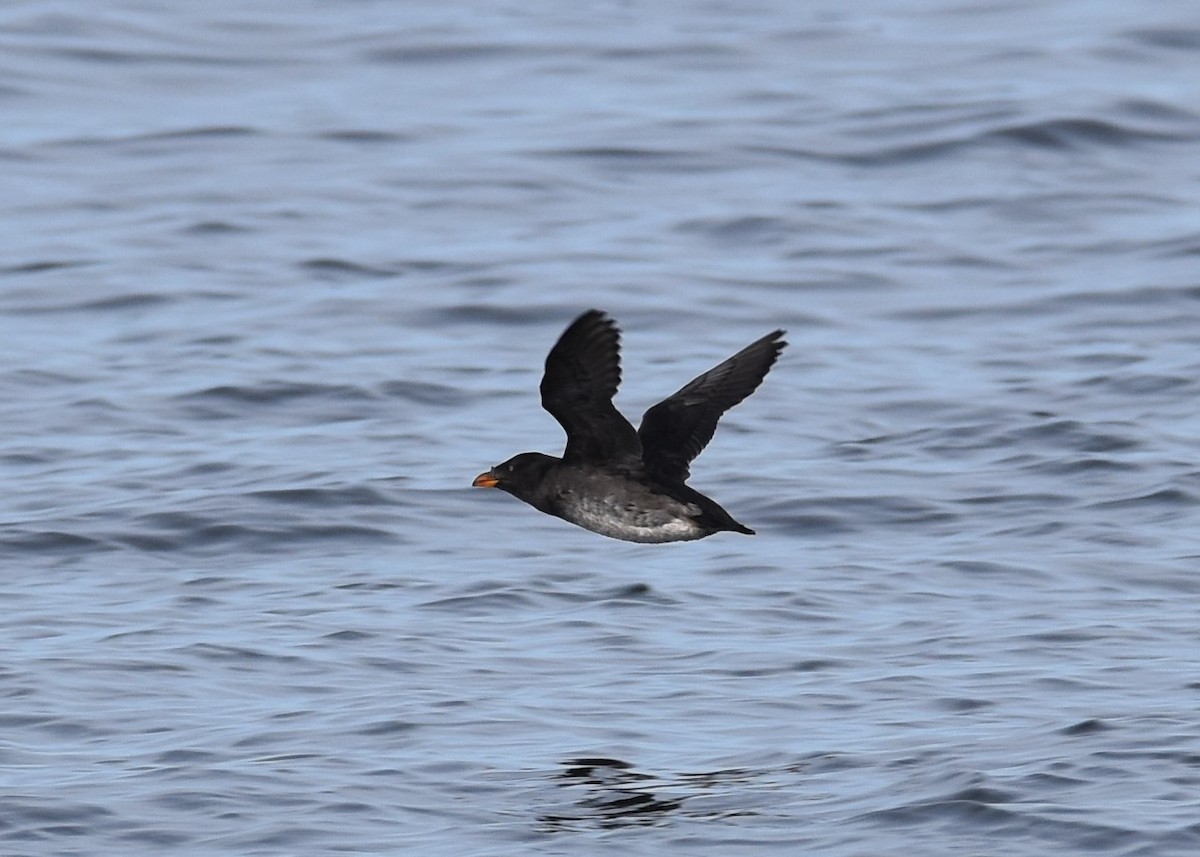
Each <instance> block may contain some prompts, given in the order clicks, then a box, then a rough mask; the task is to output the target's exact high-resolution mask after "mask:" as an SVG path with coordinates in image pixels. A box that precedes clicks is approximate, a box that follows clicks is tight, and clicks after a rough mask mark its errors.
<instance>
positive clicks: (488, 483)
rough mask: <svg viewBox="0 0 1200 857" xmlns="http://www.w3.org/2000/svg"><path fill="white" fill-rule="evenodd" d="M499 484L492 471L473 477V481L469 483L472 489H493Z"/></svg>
mask: <svg viewBox="0 0 1200 857" xmlns="http://www.w3.org/2000/svg"><path fill="white" fill-rule="evenodd" d="M499 484H500V480H499V479H497V478H496V477H495V476H493V475H492V471H490V470H489V471H488V472H487V473H480V474H479V475H478V476H476V477H475V481H474V482H472V483H471V487H472V488H495V487H496V486H497V485H499Z"/></svg>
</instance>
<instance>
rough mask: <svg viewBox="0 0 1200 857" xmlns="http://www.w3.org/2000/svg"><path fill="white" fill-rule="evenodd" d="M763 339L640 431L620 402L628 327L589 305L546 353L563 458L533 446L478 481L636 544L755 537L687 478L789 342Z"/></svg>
mask: <svg viewBox="0 0 1200 857" xmlns="http://www.w3.org/2000/svg"><path fill="white" fill-rule="evenodd" d="M782 335H783V331H781V330H777V331H775V332H774V333H771V334H768V335H767V336H764V337H763V338H762V339H759V340H758V341H757V342H754V343H752V344H751V345H749V346H747V347H746V348H744V349H742V350H741V351H739V352H738V353H737V354H735V355H734V356H732V357H730V358H729V359H728V360H726V361H724V362H723V363H721V364H719V365H718V366H716V367H715V368H713V369H711V370H710V371H708V372H705V373H704V374H703V375H700V376H699V377H697V378H695V379H693V380H692V381H691V382H689V383H688V384H686V385H685V386H684V387H683V388H682V389H680V390H679V391H678V392H676V393H675V394H674V395H672V396H670V397H668V398H667V399H664V400H663V401H662V402H659V403H658V404H657V405H655V406H654V407H652V408H650V409H649V410H648V411H647V412H646V413H645V415H644V416H643V418H642V424H641V427H640V428H639V429H638V430H637V431H634V429H633V426H631V425H630V424H629V422H628V421H627V420H626V419H625V418H624V417H623V416H621V414H620V412H618V411H617V409H616V408H615V407H613V404H612V397H613V394H614V393H616V390H617V385H618V384H619V383H620V380H621V369H620V339H619V336H620V334H619V331H618V330H617V327H616V325H615V324H614V323H613V321H612V320H611V319H609V318H608V317H607V316H605V315H604V313H602V312H600V311H598V310H589V311H588V312H586V313H584V314H583V315H581V316H580V317H579V318H577V319H576V320H575V321H574V322H573V323H572V324H571V326H570V327H568V328H567V330H566V331H565V332H564V333H563V335H562V336H561V337H560V338H559V340H558V342H557V343H556V344H555V346H554V348H553V349H551V351H550V355H549V356H548V357H547V358H546V372H545V375H544V376H543V378H542V384H541V393H542V405H543V407H545V409H546V410H547V411H549V412H550V414H551V415H552V416H554V418H555V419H557V420H558V421H559V423H561V424H562V426H563V428H564V429H565V430H566V432H567V448H566V451H565V452H564V454H563V457H562V458H555V457H554V456H551V455H545V454H543V453H540V452H524V453H521V454H520V455H516V456H514V457H513V458H510V459H509V460H508V461H506V462H504V463H503V464H498V465H496V466H495V467H493V468H492V469H491V470H489V471H488V472H486V473H481V474H480V475H479V476H478V477H476V479H475V482H474V485H476V486H477V487H486V488H500V489H502V490H504V491H507V492H508V493H510V494H512V495H513V496H515V497H517V498H519V499H521V500H524V501H525V502H526V503H528V504H529V505H531V506H533V507H534V508H536V509H539V510H540V511H542V512H545V513H547V514H549V515H555V516H557V517H559V518H562V519H563V520H566V521H569V522H571V523H572V524H577V525H578V526H580V527H583V528H584V529H587V530H591V531H592V532H595V533H599V534H601V535H604V536H609V537H611V538H615V539H623V540H625V541H631V542H653V543H658V542H676V541H689V540H692V539H702V538H704V537H705V536H709V535H712V534H713V533H717V532H723V531H731V532H739V533H745V534H747V535H753V533H754V531H753V530H751V529H749V528H748V527H745V526H743V525H742V524H739V523H738V522H737V521H735V520H734V519H733V518H732V517H731V516H730V515H729V513H728V512H726V511H725V510H724V509H722V508H721V507H720V506H719V505H717V503H716V502H715V501H714V500H712V499H710V498H708V497H706V496H704V495H703V494H701V493H700V492H699V491H696V490H695V489H693V488H691V487H689V486H688V485H686V484H685V482H686V480H687V477H688V475H689V465H690V462H691V461H692V459H694V458H695V457H696V456H697V455H698V454H699V453H700V451H701V450H702V449H704V447H705V445H706V444H707V443H708V441H709V440H710V439H711V438H712V435H713V432H714V431H715V430H716V426H717V420H719V419H720V417H721V415H722V414H723V413H724V412H725V411H726V410H728V409H729V408H731V407H733V406H734V405H736V404H737V403H738V402H740V401H742V399H744V398H745V397H746V396H748V395H750V393H752V392H754V390H755V389H756V388H757V387H758V385H759V384H760V383H761V382H762V379H763V377H764V376H765V375H766V374H767V371H768V370H769V369H770V368H771V365H772V364H773V363H774V362H775V359H776V357H778V355H779V352H780V351H781V350H782V349H783V346H784V345H785V344H786V343H784V342H782V341H780V337H781V336H782Z"/></svg>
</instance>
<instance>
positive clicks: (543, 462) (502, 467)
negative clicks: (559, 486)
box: [471, 452, 559, 501]
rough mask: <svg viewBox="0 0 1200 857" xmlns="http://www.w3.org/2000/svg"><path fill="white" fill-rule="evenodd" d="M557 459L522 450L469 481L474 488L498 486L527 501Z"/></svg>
mask: <svg viewBox="0 0 1200 857" xmlns="http://www.w3.org/2000/svg"><path fill="white" fill-rule="evenodd" d="M558 460H559V459H557V458H554V457H552V456H549V455H543V454H542V453H540V452H522V453H521V454H520V455H514V456H513V457H512V458H510V459H509V460H508V461H506V462H504V463H503V464H497V465H496V466H495V467H493V468H492V469H491V470H488V471H487V472H485V473H480V474H479V475H478V476H476V477H475V481H474V482H472V483H471V485H472V486H474V487H475V488H499V489H500V490H501V491H507V492H508V493H509V494H512V495H513V496H514V497H519V498H521V499H522V500H526V501H528V499H529V498H530V496H531V495H532V492H533V491H534V490H535V489H536V488H537V486H539V485H540V484H541V481H542V477H543V476H545V474H546V471H547V470H548V469H549V468H550V466H551V465H553V464H554V463H555V462H556V461H558Z"/></svg>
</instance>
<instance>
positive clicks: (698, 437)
mask: <svg viewBox="0 0 1200 857" xmlns="http://www.w3.org/2000/svg"><path fill="white" fill-rule="evenodd" d="M782 336H783V331H782V330H776V331H775V332H774V333H769V334H767V335H766V336H764V337H763V338H762V339H760V340H758V341H757V342H753V343H751V344H750V345H747V346H746V347H745V348H743V349H742V350H741V351H739V352H738V353H737V354H735V355H733V356H732V357H730V358H729V359H728V360H726V361H725V362H724V363H721V364H720V365H718V366H715V367H713V368H712V369H709V370H708V371H707V372H705V373H704V374H703V375H701V376H699V377H698V378H694V379H692V380H691V381H689V382H688V383H687V384H685V385H684V386H683V388H682V389H681V390H679V392H677V393H675V394H674V395H672V396H670V397H669V398H667V399H664V400H663V401H661V402H659V403H658V404H657V405H655V406H654V407H652V408H650V410H648V411H646V413H645V414H644V415H643V416H642V425H641V427H640V428H639V429H638V437H639V438H640V439H641V442H642V460H643V462H644V464H645V467H646V470H647V471H648V472H650V473H652V474H654V475H655V476H658V477H660V478H662V479H666V480H669V481H679V482H683V481H684V480H686V479H687V478H688V474H689V468H688V465H690V464H691V462H692V459H694V458H695V457H696V456H697V455H699V454H700V451H701V450H703V449H704V447H705V446H707V445H708V442H709V441H710V440H712V436H713V432H715V431H716V430H717V421H718V420H719V419H721V415H722V414H724V413H725V412H726V411H727V410H729V409H730V408H732V407H733V406H734V405H736V404H737V403H738V402H740V401H742V399H744V398H746V397H747V396H749V395H750V394H751V393H753V392H754V391H755V390H756V389H757V388H758V385H759V384H761V383H762V380H763V378H764V377H765V376H766V374H767V370H769V369H770V368H771V366H772V365H773V364H774V363H775V359H776V358H777V357H778V356H779V352H780V351H782V350H783V347H784V346H785V345H787V343H786V342H783V341H782V340H781V339H780V337H782Z"/></svg>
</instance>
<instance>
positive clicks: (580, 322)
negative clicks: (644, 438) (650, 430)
mask: <svg viewBox="0 0 1200 857" xmlns="http://www.w3.org/2000/svg"><path fill="white" fill-rule="evenodd" d="M620 349H621V332H620V331H619V330H618V329H617V325H616V324H615V323H614V322H613V320H612V319H611V318H609V317H608V316H606V315H605V314H604V313H602V312H600V311H599V310H594V309H593V310H588V311H587V312H585V313H584V314H583V315H581V316H579V318H577V319H575V321H574V322H572V323H571V326H570V327H568V328H567V329H566V331H564V332H563V335H562V336H560V337H559V339H558V342H557V343H555V345H554V347H553V348H552V349H550V354H549V356H548V357H546V373H545V374H544V375H543V376H542V387H541V390H542V407H543V408H545V409H546V410H547V411H549V412H550V414H551V416H553V417H554V418H555V419H556V420H558V421H559V423H561V424H562V427H563V429H565V430H566V432H567V449H566V452H564V453H563V460H564V461H569V462H581V463H582V462H586V463H591V464H605V463H615V462H617V461H618V460H620V459H626V458H627V459H632V460H633V461H634V462H635V463H636V462H637V460H638V459H639V457H640V455H641V447H640V445H639V444H638V437H637V432H635V431H634V430H633V426H631V425H630V424H629V421H628V420H627V419H625V418H624V417H623V416H621V414H620V412H619V411H618V410H617V409H616V408H615V407H613V403H612V397H613V394H615V393H616V392H617V385H618V384H620V383H621V351H620Z"/></svg>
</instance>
